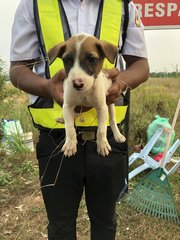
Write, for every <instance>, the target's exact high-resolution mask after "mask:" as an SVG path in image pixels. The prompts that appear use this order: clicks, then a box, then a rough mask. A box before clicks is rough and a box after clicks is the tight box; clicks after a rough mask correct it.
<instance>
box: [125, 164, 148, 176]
mask: <svg viewBox="0 0 180 240" xmlns="http://www.w3.org/2000/svg"><path fill="white" fill-rule="evenodd" d="M148 168H150V166H149V165H147V164H146V163H144V164H142V165H141V166H139V167H137V168H135V169H134V170H132V171H131V172H130V173H129V180H130V179H132V178H133V177H135V176H136V175H137V174H139V173H140V172H142V171H144V170H145V169H148Z"/></svg>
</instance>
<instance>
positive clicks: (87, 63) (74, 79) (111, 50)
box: [48, 34, 117, 91]
mask: <svg viewBox="0 0 180 240" xmlns="http://www.w3.org/2000/svg"><path fill="white" fill-rule="evenodd" d="M116 56H117V47H115V46H114V45H112V44H110V43H108V42H105V41H101V40H99V39H97V38H95V37H93V36H90V35H85V34H81V35H76V36H73V37H71V38H70V39H69V40H67V41H65V42H63V43H60V44H58V45H56V46H55V47H53V48H52V49H50V51H49V52H48V57H49V60H50V64H51V63H52V62H53V61H54V60H55V59H56V58H57V57H59V58H62V60H63V63H64V68H65V71H66V74H67V76H68V78H67V80H66V81H68V82H69V84H68V85H70V86H71V87H72V88H73V89H74V90H77V91H87V90H88V89H89V88H91V87H92V85H93V83H94V80H95V78H96V77H97V76H98V74H99V72H100V71H101V69H102V67H103V62H104V59H105V58H107V59H108V61H109V62H111V63H114V61H115V59H116Z"/></svg>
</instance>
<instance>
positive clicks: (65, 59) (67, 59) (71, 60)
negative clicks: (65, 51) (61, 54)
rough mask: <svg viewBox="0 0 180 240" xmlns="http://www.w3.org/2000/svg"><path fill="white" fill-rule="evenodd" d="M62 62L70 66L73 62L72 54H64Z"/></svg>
mask: <svg viewBox="0 0 180 240" xmlns="http://www.w3.org/2000/svg"><path fill="white" fill-rule="evenodd" d="M63 62H64V64H65V65H69V66H72V65H73V64H74V58H73V57H72V56H66V57H65V58H63Z"/></svg>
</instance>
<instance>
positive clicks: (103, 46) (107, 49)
mask: <svg viewBox="0 0 180 240" xmlns="http://www.w3.org/2000/svg"><path fill="white" fill-rule="evenodd" d="M96 46H97V48H98V49H99V51H101V53H102V54H103V55H104V57H105V58H107V60H108V61H109V62H110V63H114V61H115V59H116V57H117V54H118V48H117V47H115V46H114V45H113V44H111V43H108V42H106V41H102V40H99V41H98V43H97V44H96Z"/></svg>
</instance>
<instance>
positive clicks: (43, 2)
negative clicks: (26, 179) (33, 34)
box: [29, 0, 127, 128]
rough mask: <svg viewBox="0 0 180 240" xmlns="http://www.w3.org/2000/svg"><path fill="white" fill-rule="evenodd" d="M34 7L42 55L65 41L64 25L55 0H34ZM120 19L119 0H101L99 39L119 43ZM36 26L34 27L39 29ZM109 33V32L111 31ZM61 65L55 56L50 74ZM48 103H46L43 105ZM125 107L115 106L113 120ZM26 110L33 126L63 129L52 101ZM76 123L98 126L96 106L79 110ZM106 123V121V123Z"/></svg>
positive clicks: (107, 65) (107, 64)
mask: <svg viewBox="0 0 180 240" xmlns="http://www.w3.org/2000/svg"><path fill="white" fill-rule="evenodd" d="M34 4H35V7H37V13H38V18H37V19H38V23H36V25H37V26H38V27H39V26H40V30H39V31H41V32H40V35H41V37H39V41H40V46H41V47H42V48H43V52H44V55H45V57H47V52H48V50H49V49H50V48H52V47H53V46H54V45H56V44H59V43H60V42H63V41H64V35H63V27H62V21H61V16H60V9H59V3H58V0H34ZM121 18H122V0H104V4H103V12H102V23H101V30H100V39H101V40H105V41H108V42H110V43H112V44H114V45H115V46H118V43H119V35H120V28H121ZM38 27H37V28H38ZM110 33H111V34H110ZM113 67H114V65H112V64H111V63H110V62H109V61H107V60H106V59H105V61H104V68H107V69H111V68H113ZM61 68H64V66H63V62H62V60H61V59H59V58H57V59H56V60H55V61H54V62H53V63H52V64H51V66H49V72H50V77H52V76H53V75H54V74H55V73H56V72H58V71H59V70H60V69H61ZM46 105H47V104H46ZM126 110H127V106H116V121H117V123H120V122H121V121H122V120H123V119H124V118H125V114H126ZM29 111H30V113H31V115H32V118H33V121H34V123H35V124H36V125H40V126H42V127H44V128H64V124H61V123H57V122H56V119H57V118H61V117H62V108H61V107H60V106H59V105H58V104H57V103H56V102H54V101H53V100H52V104H51V105H50V106H49V107H47V106H46V108H44V107H43V106H41V107H39V106H38V107H37V106H36V103H34V104H32V105H31V106H29ZM75 125H76V126H81V127H89V126H97V125H98V122H97V114H96V111H95V109H94V108H93V109H91V110H89V111H87V112H84V113H81V114H80V116H79V117H76V118H75ZM107 125H109V121H108V122H107Z"/></svg>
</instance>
